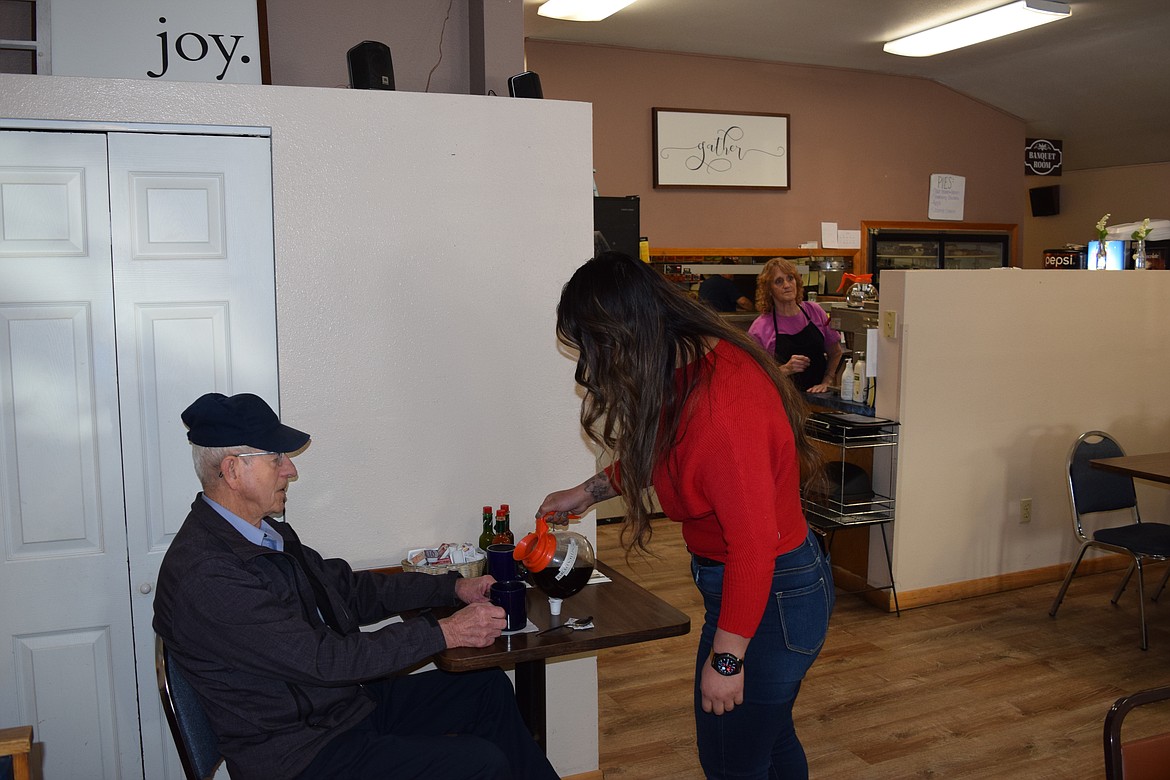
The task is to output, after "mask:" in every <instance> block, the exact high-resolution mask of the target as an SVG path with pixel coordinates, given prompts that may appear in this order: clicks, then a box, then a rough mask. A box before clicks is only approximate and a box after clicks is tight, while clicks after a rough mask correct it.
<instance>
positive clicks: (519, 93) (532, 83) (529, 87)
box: [508, 70, 544, 98]
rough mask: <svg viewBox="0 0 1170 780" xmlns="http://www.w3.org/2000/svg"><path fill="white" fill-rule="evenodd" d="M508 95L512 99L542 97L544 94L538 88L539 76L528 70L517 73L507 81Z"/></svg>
mask: <svg viewBox="0 0 1170 780" xmlns="http://www.w3.org/2000/svg"><path fill="white" fill-rule="evenodd" d="M508 94H509V95H511V96H512V97H524V98H542V97H544V92H543V91H542V90H541V88H540V76H538V75H536V74H535V73H533V72H532V71H530V70H526V71H524V72H523V73H517V74H516V75H515V76H512V77H511V78H509V79H508Z"/></svg>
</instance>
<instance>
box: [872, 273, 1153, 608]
mask: <svg viewBox="0 0 1170 780" xmlns="http://www.w3.org/2000/svg"><path fill="white" fill-rule="evenodd" d="M1168 298H1170V274H1164V273H1157V272H1147V273H1140V272H1118V271H1043V270H1018V269H1008V270H1003V269H1000V270H991V271H893V272H889V271H886V272H883V273H882V300H881V308H882V310H883V311H884V310H887V309H891V310H894V311H897V312H898V321H899V326H898V329H897V338H895V339H892V340H891V339H886V338H884V337H883V338H881V340H880V344H879V372H880V377H879V379H878V403H877V412H878V414H881V415H884V416H886V417H891V418H894V419H897V420H899V421H900V422H901V423H902V426H901V441H900V446H899V449H898V471H897V496H896V498H897V509H896V517H897V519H896V521H895V522H894V577H895V581H896V582H897V584H898V589H899V592H900V593H902V594H903V595H904V597H905V598H906V602H904V604H905V603H912V604H913V603H929V602H930V601H931V600H934V599H935V598H938V597H940V594H941V597H943V598H945V597H946V594H947V593H952V594H955V593H957V594H958V595H975V593H977V592H979V588H980V587H983V588H984V589H987V588H990V589H996V588H998V587H1000V586H1001V585H1003V584H1005V582H1006V581H1007V580H1005V579H1004V575H1011V574H1015V573H1021V572H1036V571H1037V570H1044V568H1045V567H1056V568H1055V569H1054V572H1053V571H1050V572H1047V573H1042V574H1041V575H1040V576H1039V580H1041V581H1042V580H1043V579H1047V578H1050V577H1051V576H1053V573H1055V576H1058V577H1059V576H1063V570H1062V569H1060V568H1059V567H1060V566H1061V565H1062V564H1065V563H1067V562H1070V561H1071V560H1072V559H1073V557H1074V556H1075V554H1076V549H1077V545H1076V544H1075V542H1074V537H1073V532H1072V520H1071V514H1070V509H1069V504H1068V498H1067V492H1066V487H1065V479H1066V477H1065V473H1064V463H1065V459H1066V457H1067V455H1068V450H1069V448H1070V447H1071V446H1072V443H1073V441H1074V440H1075V439H1076V437H1077V436H1079V435H1080V434H1081V433H1083V432H1085V431H1088V430H1093V429H1100V430H1105V431H1108V432H1110V433H1112V434H1114V435H1115V436H1116V437H1118V439H1119V440H1120V442H1121V444H1122V446H1123V447H1124V448H1125V449H1126V451H1127V452H1129V453H1132V454H1139V453H1143V452H1160V451H1165V450H1166V449H1168V447H1167V443H1168V442H1170V407H1168V406H1167V404H1166V388H1167V387H1168V386H1170V364H1168V363H1167V362H1166V361H1165V360H1164V359H1163V357H1164V356H1165V355H1167V354H1170V308H1167V307H1166V305H1165V301H1166V300H1167V299H1168ZM1138 491H1139V492H1138V499H1139V502H1140V503H1141V505H1142V509H1143V513H1144V515H1145V516H1146V517H1147V518H1148V519H1158V520H1164V519H1165V518H1166V517H1168V516H1170V490H1167V489H1165V488H1164V487H1159V486H1154V485H1151V484H1148V483H1145V484H1143V483H1141V482H1139V483H1138ZM1023 498H1030V499H1032V502H1033V504H1032V520H1031V522H1030V523H1027V524H1022V523H1020V507H1019V502H1020V499H1023ZM871 562H872V558H871ZM882 564H883V566H884V561H883V562H882ZM872 570H874V569H873V567H872V566H871V571H872ZM973 581H974V582H982V586H978V587H975V586H973V587H972V589H968V590H963V589H959V590H957V591H954V590H950V591H948V589H947V588H946V586H948V585H953V584H955V583H964V582H973ZM1017 581H1018V582H1025V583H1026V582H1029V580H1028V579H1027V578H1026V577H1025V578H1023V579H1020V580H1017ZM932 589H935V590H936V593H931V590H932ZM915 591H918V594H915ZM1053 595H1055V587H1054V588H1053ZM951 597H953V595H952V596H951ZM1127 598H1132V596H1127ZM1037 619H1038V620H1043V619H1045V618H1044V617H1043V616H1042V615H1041V616H1038V617H1037Z"/></svg>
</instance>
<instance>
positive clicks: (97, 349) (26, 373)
mask: <svg viewBox="0 0 1170 780" xmlns="http://www.w3.org/2000/svg"><path fill="white" fill-rule="evenodd" d="M106 171H107V168H106V139H105V136H103V135H94V134H74V133H30V132H3V133H0V594H3V598H0V626H2V628H0V642H2V643H3V651H0V725H4V726H8V725H15V724H18V723H24V724H32V726H33V736H34V740H35V741H36V742H37V743H41V744H43V745H44V746H45V747H44V754H43V755H44V764H43V771H44V777H46V778H119V777H128V778H133V777H141V773H142V769H141V762H140V759H139V740H138V714H137V708H138V702H137V699H136V688H135V685H134V680H135V670H134V645H133V641H132V640H133V634H132V627H131V616H130V603H129V599H128V598H127V593H126V591H127V568H126V560H127V554H126V527H125V522H124V519H123V518H124V509H123V503H122V458H121V449H120V444H119V420H118V399H117V392H118V384H117V377H116V366H115V352H114V306H113V293H112V288H111V283H110V273H111V270H110V236H109V207H108V191H107V180H106V176H107V174H106Z"/></svg>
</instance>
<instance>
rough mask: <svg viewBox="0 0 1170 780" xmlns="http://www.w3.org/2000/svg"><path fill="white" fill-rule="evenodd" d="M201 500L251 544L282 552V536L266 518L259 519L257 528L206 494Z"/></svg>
mask: <svg viewBox="0 0 1170 780" xmlns="http://www.w3.org/2000/svg"><path fill="white" fill-rule="evenodd" d="M203 500H204V501H206V502H207V505H208V506H210V507H211V508H212V509H214V510H215V511H216V512H219V514H220V516H221V517H222V518H223V519H224V520H227V521H228V522H229V523H231V524H232V528H235V529H236V530H237V531H239V532H240V533H241V534H242V535H243V537H244V538H245V539H247V540H248V541H249V542H251V543H252V544H258V545H260V546H261V547H267V548H269V549H270V550H280V551H281V552H284V537H282V536H281V535H280V534H279V533H278V532H277V531H276V529H275V528H273V527H272V526H271V525H269V524H268V521H267V520H264V519H261V520H260V527H259V528H257V527H256V526H254V525H252V524H251V523H249V522H248V521H247V520H245V519H243V518H242V517H240V516H239V515H237V514H236V513H235V512H233V511H232V510H230V509H227V508H226V507H224V506H222V505H221V504H218V503H216V502H215V501H213V500H212V499H210V498H208V497H207V494H203Z"/></svg>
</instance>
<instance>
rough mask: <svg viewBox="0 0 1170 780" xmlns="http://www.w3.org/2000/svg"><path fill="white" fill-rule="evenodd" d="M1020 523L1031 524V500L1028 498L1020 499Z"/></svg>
mask: <svg viewBox="0 0 1170 780" xmlns="http://www.w3.org/2000/svg"><path fill="white" fill-rule="evenodd" d="M1020 522H1021V523H1030V522H1032V499H1030V498H1021V499H1020Z"/></svg>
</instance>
